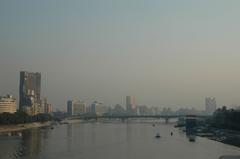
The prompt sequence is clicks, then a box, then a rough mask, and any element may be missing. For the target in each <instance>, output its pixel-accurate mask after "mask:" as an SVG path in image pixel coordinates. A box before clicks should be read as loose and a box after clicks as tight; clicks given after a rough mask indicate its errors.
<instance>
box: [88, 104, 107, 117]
mask: <svg viewBox="0 0 240 159" xmlns="http://www.w3.org/2000/svg"><path fill="white" fill-rule="evenodd" d="M105 112H106V107H104V106H103V104H102V103H100V102H97V101H95V102H93V103H92V104H91V113H92V114H95V115H97V116H101V115H103V114H104V113H105Z"/></svg>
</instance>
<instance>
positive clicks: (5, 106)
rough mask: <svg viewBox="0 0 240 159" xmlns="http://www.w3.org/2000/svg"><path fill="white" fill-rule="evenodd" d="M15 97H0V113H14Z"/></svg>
mask: <svg viewBox="0 0 240 159" xmlns="http://www.w3.org/2000/svg"><path fill="white" fill-rule="evenodd" d="M15 112H16V99H15V98H13V96H11V95H6V96H4V97H0V113H15Z"/></svg>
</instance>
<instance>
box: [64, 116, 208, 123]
mask: <svg viewBox="0 0 240 159" xmlns="http://www.w3.org/2000/svg"><path fill="white" fill-rule="evenodd" d="M187 117H194V118H196V119H207V118H210V117H211V116H210V115H100V116H97V115H75V116H70V117H68V118H67V119H68V120H74V119H82V120H91V119H95V120H98V119H121V120H127V119H164V120H165V123H168V121H169V119H174V118H175V119H176V118H187Z"/></svg>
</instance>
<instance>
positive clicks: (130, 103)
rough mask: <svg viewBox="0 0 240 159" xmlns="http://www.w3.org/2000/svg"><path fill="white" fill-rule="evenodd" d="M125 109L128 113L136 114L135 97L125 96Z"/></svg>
mask: <svg viewBox="0 0 240 159" xmlns="http://www.w3.org/2000/svg"><path fill="white" fill-rule="evenodd" d="M126 110H127V113H128V114H137V109H136V99H135V97H134V96H127V97H126Z"/></svg>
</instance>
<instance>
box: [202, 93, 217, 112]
mask: <svg viewBox="0 0 240 159" xmlns="http://www.w3.org/2000/svg"><path fill="white" fill-rule="evenodd" d="M205 106H206V108H205V111H206V113H207V114H213V113H214V112H215V110H216V109H217V103H216V99H215V98H214V97H206V99H205Z"/></svg>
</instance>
